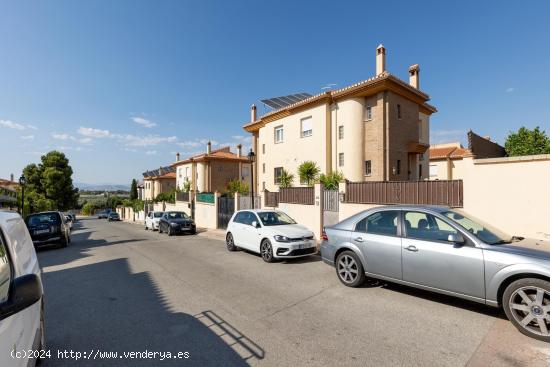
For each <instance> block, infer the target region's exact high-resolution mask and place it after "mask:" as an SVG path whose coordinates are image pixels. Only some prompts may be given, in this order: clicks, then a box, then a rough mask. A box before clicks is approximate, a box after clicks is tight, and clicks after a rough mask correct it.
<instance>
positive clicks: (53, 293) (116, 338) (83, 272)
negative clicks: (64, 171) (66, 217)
mask: <svg viewBox="0 0 550 367" xmlns="http://www.w3.org/2000/svg"><path fill="white" fill-rule="evenodd" d="M43 282H44V294H45V320H46V321H45V322H46V327H45V331H46V348H48V349H50V350H51V351H52V358H51V359H46V360H45V363H44V365H45V366H65V365H67V366H68V365H74V364H77V365H94V366H96V365H117V366H120V365H128V366H142V365H159V364H162V365H174V366H176V365H191V366H221V365H223V366H246V365H248V363H247V362H250V361H252V360H259V359H263V358H264V355H265V352H264V350H263V349H262V348H261V347H260V346H258V345H257V344H256V343H254V342H253V341H252V340H250V339H249V338H248V337H246V336H245V335H243V334H242V333H241V332H239V331H238V330H237V329H236V328H234V327H233V326H232V325H230V324H229V323H228V322H227V321H225V320H223V319H222V318H221V317H219V316H218V315H216V314H215V313H214V312H213V311H211V310H207V311H204V312H201V313H199V314H197V315H195V316H193V315H190V314H187V313H183V312H178V311H173V310H171V305H170V304H169V301H168V298H167V296H166V295H165V294H163V292H162V290H161V289H160V287H159V285H158V284H157V283H156V282H155V280H154V279H152V278H151V276H150V275H149V273H147V272H142V273H131V271H130V269H129V265H128V262H127V260H126V259H116V260H109V261H105V262H101V263H95V264H91V265H84V266H79V267H74V268H70V269H64V270H58V271H50V272H47V273H44V274H43ZM58 350H59V351H65V350H67V351H71V350H72V351H74V352H81V353H87V355H92V357H91V358H92V359H81V360H78V361H75V360H74V359H64V358H59V355H58V352H57V351H58ZM96 351H102V352H118V356H117V358H116V359H96V360H94V359H93V356H95V353H96ZM146 351H147V352H170V353H171V354H172V356H175V355H177V353H178V352H181V353H184V352H188V355H189V358H188V359H182V358H171V359H164V360H162V361H161V360H160V359H159V358H157V359H151V358H148V359H144V358H135V359H125V358H120V356H121V354H122V353H123V352H146Z"/></svg>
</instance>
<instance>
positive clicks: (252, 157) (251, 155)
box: [248, 149, 256, 209]
mask: <svg viewBox="0 0 550 367" xmlns="http://www.w3.org/2000/svg"><path fill="white" fill-rule="evenodd" d="M255 161H256V154H254V152H253V151H252V149H250V152H248V162H250V186H251V190H250V201H252V209H254V162H255Z"/></svg>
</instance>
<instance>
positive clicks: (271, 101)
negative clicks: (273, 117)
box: [262, 93, 311, 110]
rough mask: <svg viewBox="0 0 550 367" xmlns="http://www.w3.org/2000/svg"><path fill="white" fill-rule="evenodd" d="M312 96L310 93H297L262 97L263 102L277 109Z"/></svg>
mask: <svg viewBox="0 0 550 367" xmlns="http://www.w3.org/2000/svg"><path fill="white" fill-rule="evenodd" d="M309 97H311V94H309V93H296V94H290V95H288V96H281V97H273V98H268V99H262V103H263V104H265V105H266V106H269V107H271V108H273V109H275V110H278V109H279V108H284V107H287V106H290V105H291V104H294V103H297V102H300V101H303V100H304V99H306V98H309Z"/></svg>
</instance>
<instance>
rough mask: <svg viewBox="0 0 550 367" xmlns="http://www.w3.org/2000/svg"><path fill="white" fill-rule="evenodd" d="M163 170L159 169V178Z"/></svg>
mask: <svg viewBox="0 0 550 367" xmlns="http://www.w3.org/2000/svg"><path fill="white" fill-rule="evenodd" d="M162 173H163V170H162V167H159V176H162Z"/></svg>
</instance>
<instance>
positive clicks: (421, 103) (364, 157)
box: [244, 45, 436, 191]
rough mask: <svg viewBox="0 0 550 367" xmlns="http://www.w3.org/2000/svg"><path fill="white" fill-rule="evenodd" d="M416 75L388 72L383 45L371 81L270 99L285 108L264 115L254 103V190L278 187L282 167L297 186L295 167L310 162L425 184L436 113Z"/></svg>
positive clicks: (359, 176)
mask: <svg viewBox="0 0 550 367" xmlns="http://www.w3.org/2000/svg"><path fill="white" fill-rule="evenodd" d="M419 71H420V68H419V66H418V65H413V66H411V67H410V68H409V77H410V80H409V83H406V82H404V81H402V80H401V79H399V78H397V77H395V76H394V75H392V74H390V73H389V72H388V71H387V70H386V50H385V48H384V46H382V45H380V46H379V47H378V48H377V49H376V75H375V76H374V77H372V78H370V79H367V80H364V81H361V82H359V83H356V84H353V85H350V86H347V87H345V88H341V89H337V90H332V91H327V92H325V93H321V94H317V95H314V96H309V95H307V94H299V95H292V96H287V97H279V98H275V99H271V100H265V101H264V103H267V104H270V103H273V104H272V106H280V107H279V108H274V109H273V110H272V111H270V112H268V113H266V114H264V115H263V116H261V117H257V113H256V107H255V106H254V105H253V106H252V108H251V121H250V122H249V123H247V124H245V125H244V129H245V130H246V131H248V132H250V133H252V137H253V139H252V149H253V150H254V152H255V153H256V156H257V159H256V162H257V163H256V166H255V175H254V177H257V178H258V179H257V180H256V179H255V182H256V183H257V189H258V190H264V189H267V190H270V191H276V190H278V185H277V182H278V176H279V175H280V173H281V171H282V169H283V168H284V169H286V170H287V171H288V172H290V173H292V174H294V177H295V179H294V186H300V185H301V183H300V182H299V179H298V173H297V170H298V166H299V165H300V164H301V163H302V162H304V161H307V160H310V161H314V162H316V163H317V165H318V166H319V167H320V169H321V172H322V173H329V172H331V171H340V172H342V173H343V174H344V176H345V177H346V179H348V180H350V181H356V182H358V181H388V180H421V179H427V178H428V155H427V154H426V151H427V149H428V147H429V118H430V115H431V114H432V113H434V112H436V108H435V107H433V106H431V105H429V104H428V103H427V101H428V100H429V99H430V97H429V96H428V95H427V94H426V93H424V92H422V91H421V90H420V89H419ZM288 97H291V98H288ZM296 98H298V99H300V100H298V101H296V102H292V100H294V101H295V100H296ZM289 100H290V103H289V102H288V101H289ZM285 101H286V103H285ZM277 103H279V104H277Z"/></svg>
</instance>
